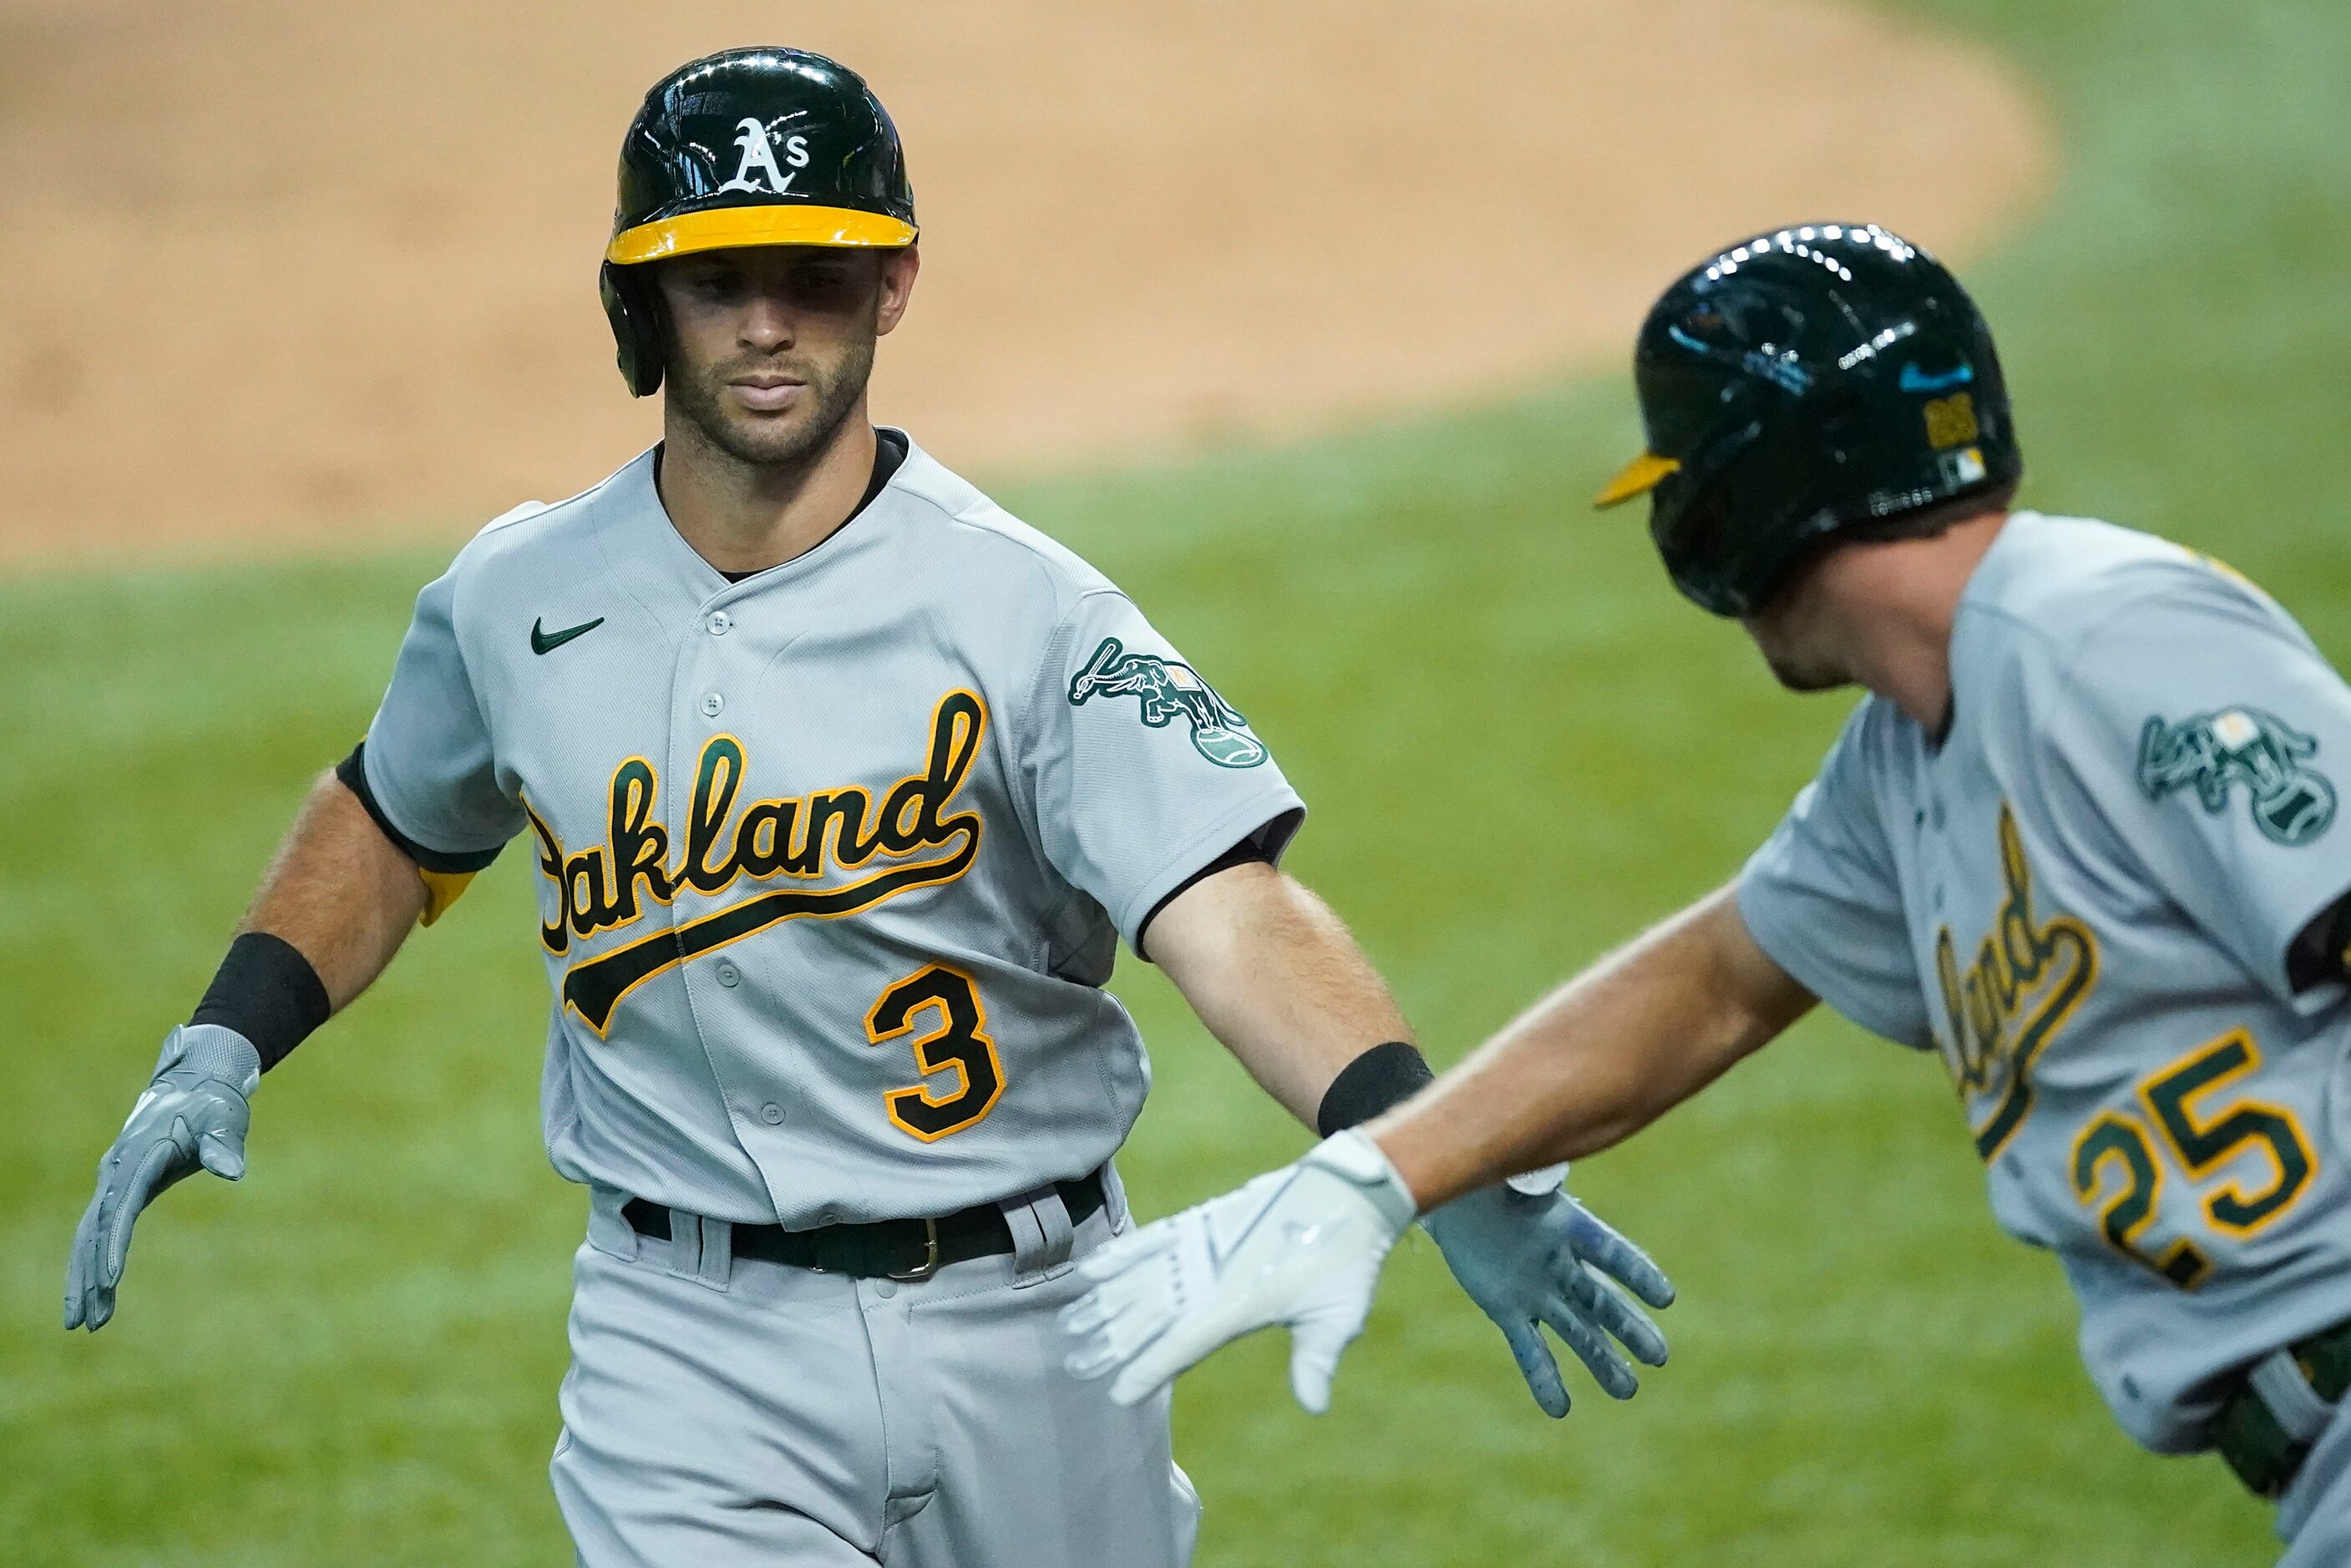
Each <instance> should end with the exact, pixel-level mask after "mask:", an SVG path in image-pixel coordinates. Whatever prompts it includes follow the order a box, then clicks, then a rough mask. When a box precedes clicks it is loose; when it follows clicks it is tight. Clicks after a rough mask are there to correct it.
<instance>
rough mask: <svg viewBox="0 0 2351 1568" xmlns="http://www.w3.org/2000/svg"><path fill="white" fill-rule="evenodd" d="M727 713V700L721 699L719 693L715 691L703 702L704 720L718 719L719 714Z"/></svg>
mask: <svg viewBox="0 0 2351 1568" xmlns="http://www.w3.org/2000/svg"><path fill="white" fill-rule="evenodd" d="M725 711H726V698H724V697H721V696H720V695H719V694H718V693H717V692H716V691H713V692H712V693H710V694H709V695H708V696H707V697H705V698H704V699H703V700H702V716H703V717H704V718H705V719H716V717H718V715H719V714H721V713H724V712H725Z"/></svg>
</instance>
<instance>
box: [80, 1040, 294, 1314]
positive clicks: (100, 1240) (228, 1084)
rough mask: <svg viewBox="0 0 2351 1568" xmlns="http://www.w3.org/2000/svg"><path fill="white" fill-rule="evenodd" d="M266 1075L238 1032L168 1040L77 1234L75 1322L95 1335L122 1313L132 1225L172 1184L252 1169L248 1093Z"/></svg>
mask: <svg viewBox="0 0 2351 1568" xmlns="http://www.w3.org/2000/svg"><path fill="white" fill-rule="evenodd" d="M260 1081H261V1054H260V1053H259V1052H258V1051H256V1050H255V1049H254V1047H253V1044H252V1042H250V1041H248V1040H247V1039H246V1037H245V1036H244V1035H242V1034H239V1033H237V1032H236V1031H235V1030H234V1029H225V1028H223V1027H221V1026H219V1025H217V1024H190V1025H187V1026H185V1027H183V1028H179V1029H174V1030H172V1033H171V1034H170V1036H169V1037H167V1038H166V1039H165V1040H164V1042H163V1055H162V1060H161V1061H160V1062H159V1063H158V1064H156V1070H155V1078H154V1081H153V1082H152V1083H151V1084H149V1085H147V1089H146V1092H145V1093H144V1094H142V1095H141V1096H139V1102H138V1104H136V1105H134V1106H131V1116H130V1119H129V1120H127V1121H125V1122H124V1123H123V1124H122V1130H121V1132H120V1133H118V1134H117V1135H115V1139H114V1143H113V1145H112V1147H110V1148H108V1149H107V1151H106V1154H105V1156H104V1158H101V1159H99V1162H98V1191H97V1193H96V1195H95V1196H93V1197H92V1198H91V1199H90V1200H89V1208H88V1209H87V1210H83V1212H82V1217H81V1223H80V1225H79V1226H78V1227H77V1228H76V1229H75V1231H74V1240H73V1254H72V1256H71V1257H70V1258H69V1259H68V1261H67V1263H66V1303H65V1307H66V1311H65V1324H66V1327H68V1329H73V1328H87V1329H89V1331H90V1332H91V1333H93V1334H95V1333H96V1332H97V1331H98V1330H99V1329H101V1328H103V1327H105V1326H106V1323H107V1320H108V1319H110V1318H111V1317H112V1316H113V1315H114V1292H115V1287H116V1286H118V1285H120V1283H121V1282H122V1269H123V1264H124V1263H125V1262H127V1261H128V1260H129V1257H130V1252H131V1227H132V1225H134V1224H135V1223H136V1222H137V1221H138V1219H139V1214H140V1211H141V1210H143V1209H145V1208H146V1207H147V1205H148V1204H150V1203H152V1202H153V1201H154V1200H155V1199H156V1196H157V1195H158V1194H160V1193H161V1192H162V1191H163V1189H166V1188H168V1187H171V1186H172V1185H173V1184H174V1183H176V1182H179V1181H182V1180H184V1179H186V1178H188V1177H191V1176H193V1175H194V1174H195V1173H196V1172H197V1171H198V1170H209V1171H211V1172H212V1173H213V1174H214V1176H218V1177H222V1178H225V1179H227V1180H230V1181H235V1180H236V1179H239V1178H241V1177H242V1176H244V1175H245V1135H246V1128H247V1127H249V1126H250V1125H251V1122H252V1116H253V1113H252V1110H251V1107H250V1106H248V1105H247V1103H246V1096H249V1095H251V1094H252V1093H253V1090H254V1087H255V1085H257V1084H258V1083H259V1082H260Z"/></svg>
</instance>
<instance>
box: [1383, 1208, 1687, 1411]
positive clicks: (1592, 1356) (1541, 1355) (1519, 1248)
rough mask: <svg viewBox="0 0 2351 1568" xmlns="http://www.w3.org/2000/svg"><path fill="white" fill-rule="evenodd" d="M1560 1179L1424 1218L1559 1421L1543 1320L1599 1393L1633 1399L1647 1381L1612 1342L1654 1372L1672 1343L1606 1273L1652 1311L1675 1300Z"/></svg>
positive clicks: (1557, 1387) (1559, 1394) (1559, 1401)
mask: <svg viewBox="0 0 2351 1568" xmlns="http://www.w3.org/2000/svg"><path fill="white" fill-rule="evenodd" d="M1563 1174H1564V1171H1563V1170H1561V1171H1557V1172H1545V1173H1541V1179H1524V1178H1521V1179H1516V1180H1514V1181H1513V1182H1511V1183H1510V1184H1507V1185H1504V1186H1500V1187H1490V1188H1488V1189H1485V1190H1484V1191H1482V1192H1473V1193H1470V1194H1469V1195H1468V1197H1466V1198H1458V1199H1455V1200H1454V1201H1452V1202H1451V1203H1448V1204H1447V1205H1446V1206H1445V1207H1444V1208H1442V1209H1439V1210H1437V1211H1436V1212H1435V1213H1433V1214H1430V1215H1429V1216H1428V1217H1427V1218H1426V1220H1422V1221H1421V1223H1422V1224H1423V1225H1425V1226H1426V1227H1427V1230H1428V1233H1429V1234H1430V1235H1431V1236H1432V1237H1434V1238H1436V1241H1437V1247H1438V1248H1439V1250H1441V1251H1443V1252H1444V1254H1445V1262H1446V1265H1447V1267H1448V1268H1450V1269H1451V1270H1452V1271H1453V1277H1454V1278H1455V1279H1457V1280H1458V1281H1459V1282H1461V1288H1462V1289H1463V1290H1465V1291H1467V1292H1468V1293H1469V1299H1470V1300H1471V1301H1474V1302H1476V1303H1478V1304H1479V1307H1481V1308H1483V1309H1484V1311H1485V1314H1486V1315H1487V1316H1488V1317H1490V1318H1492V1319H1493V1320H1494V1321H1495V1323H1497V1324H1499V1325H1500V1326H1501V1330H1502V1337H1503V1338H1504V1339H1506V1340H1508V1341H1509V1342H1510V1355H1512V1356H1513V1357H1514V1358H1515V1359H1516V1360H1517V1362H1518V1364H1519V1371H1520V1374H1521V1375H1522V1376H1524V1377H1525V1378H1526V1380H1527V1387H1528V1388H1529V1389H1530V1390H1531V1392H1532V1393H1533V1395H1534V1397H1535V1403H1536V1404H1538V1405H1540V1406H1541V1407H1542V1408H1543V1412H1544V1414H1546V1415H1548V1416H1552V1417H1561V1416H1564V1415H1566V1414H1567V1408H1568V1404H1569V1400H1568V1397H1567V1386H1566V1385H1565V1384H1564V1383H1562V1381H1561V1380H1560V1376H1559V1364H1558V1363H1557V1362H1556V1361H1554V1360H1553V1359H1552V1353H1551V1346H1550V1345H1546V1344H1545V1343H1544V1342H1543V1336H1542V1325H1543V1324H1550V1325H1551V1328H1552V1332H1553V1333H1555V1334H1558V1335H1559V1336H1560V1338H1562V1340H1565V1341H1566V1342H1567V1347H1568V1348H1569V1349H1570V1350H1573V1352H1575V1355H1576V1358H1577V1359H1578V1360H1580V1361H1582V1362H1583V1365H1584V1366H1588V1367H1590V1368H1591V1369H1592V1376H1593V1377H1594V1378H1595V1379H1597V1380H1598V1382H1599V1384H1600V1386H1601V1387H1603V1388H1604V1389H1606V1390H1607V1391H1608V1392H1609V1393H1610V1394H1611V1395H1613V1396H1614V1397H1616V1398H1619V1399H1629V1398H1631V1397H1633V1395H1634V1392H1635V1390H1636V1389H1638V1388H1639V1386H1640V1383H1639V1380H1638V1379H1637V1378H1635V1376H1634V1375H1633V1369H1632V1367H1630V1366H1627V1365H1625V1358H1624V1357H1623V1356H1621V1355H1617V1354H1616V1350H1615V1347H1614V1345H1610V1344H1609V1343H1608V1342H1609V1339H1610V1338H1611V1337H1612V1336H1613V1337H1614V1338H1615V1339H1616V1340H1618V1341H1620V1342H1621V1343H1622V1344H1623V1345H1624V1346H1625V1349H1627V1350H1629V1351H1631V1352H1632V1353H1633V1355H1635V1357H1636V1358H1637V1359H1639V1360H1640V1361H1642V1362H1645V1363H1646V1364H1647V1365H1648V1366H1664V1365H1665V1364H1666V1339H1665V1335H1664V1334H1660V1333H1658V1332H1657V1325H1656V1324H1654V1323H1651V1322H1650V1321H1649V1319H1648V1316H1647V1314H1645V1313H1643V1312H1642V1311H1641V1309H1640V1308H1639V1307H1636V1306H1635V1305H1634V1304H1633V1303H1631V1302H1629V1301H1627V1300H1625V1297H1624V1296H1623V1295H1622V1294H1620V1293H1618V1292H1617V1291H1615V1290H1614V1289H1613V1288H1612V1287H1611V1286H1610V1285H1609V1284H1608V1283H1607V1282H1606V1281H1605V1280H1604V1279H1603V1278H1602V1277H1601V1276H1602V1275H1606V1276H1608V1278H1610V1279H1614V1280H1615V1281H1617V1282H1620V1283H1622V1284H1623V1285H1624V1286H1625V1288H1626V1289H1628V1290H1630V1291H1631V1292H1632V1293H1634V1294H1635V1295H1637V1296H1639V1297H1640V1298H1641V1300H1643V1301H1645V1302H1646V1303H1648V1304H1649V1305H1651V1306H1653V1307H1665V1306H1670V1305H1671V1304H1673V1299H1674V1287H1673V1284H1672V1282H1670V1281H1668V1280H1667V1278H1666V1276H1665V1275H1664V1274H1663V1273H1661V1272H1658V1269H1657V1265H1656V1264H1655V1263H1653V1262H1650V1261H1649V1258H1648V1255H1647V1254H1646V1253H1645V1252H1643V1251H1641V1249H1640V1248H1638V1247H1636V1246H1635V1245H1634V1244H1633V1243H1632V1242H1631V1241H1627V1240H1625V1238H1624V1237H1623V1236H1622V1235H1620V1234H1618V1233H1617V1232H1616V1231H1614V1230H1613V1229H1612V1228H1610V1227H1609V1226H1608V1225H1606V1224H1604V1223H1603V1222H1602V1221H1601V1220H1599V1218H1598V1217H1596V1216H1595V1215H1593V1213H1592V1211H1591V1210H1588V1209H1586V1208H1584V1207H1583V1205H1582V1204H1580V1203H1578V1202H1576V1201H1575V1200H1574V1199H1572V1198H1570V1197H1568V1195H1567V1194H1566V1193H1565V1192H1564V1191H1562V1190H1561V1189H1560V1187H1559V1184H1558V1183H1559V1178H1560V1177H1561V1176H1562V1175H1563Z"/></svg>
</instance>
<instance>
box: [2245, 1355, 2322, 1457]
mask: <svg viewBox="0 0 2351 1568" xmlns="http://www.w3.org/2000/svg"><path fill="white" fill-rule="evenodd" d="M2245 1381H2246V1382H2248V1383H2250V1384H2252V1388H2253V1392H2254V1393H2255V1394H2256V1395H2258V1396H2260V1397H2261V1401H2262V1404H2263V1405H2266V1406H2268V1407H2269V1412H2270V1415H2271V1416H2272V1417H2274V1418H2275V1419H2276V1421H2277V1424H2278V1428H2279V1429H2280V1430H2282V1431H2283V1432H2284V1433H2285V1435H2286V1436H2287V1438H2290V1439H2292V1440H2293V1441H2294V1442H2296V1443H2301V1444H2309V1443H2314V1442H2316V1441H2317V1440H2318V1435H2319V1434H2320V1433H2321V1432H2324V1431H2325V1430H2326V1424H2327V1423H2328V1422H2329V1421H2331V1420H2332V1419H2334V1417H2335V1407H2334V1406H2332V1405H2330V1404H2328V1403H2327V1402H2326V1401H2325V1399H2322V1398H2320V1397H2319V1395H2318V1390H2317V1389H2315V1388H2313V1387H2312V1386H2310V1380H2309V1379H2308V1378H2307V1377H2304V1376H2303V1374H2302V1367H2301V1366H2300V1365H2299V1364H2298V1363H2297V1362H2295V1360H2294V1352H2292V1351H2290V1350H2273V1351H2272V1352H2271V1353H2270V1354H2269V1355H2265V1356H2263V1357H2262V1359H2261V1360H2259V1361H2257V1362H2255V1363H2253V1367H2252V1371H2251V1372H2250V1373H2248V1374H2247V1375H2246V1378H2245Z"/></svg>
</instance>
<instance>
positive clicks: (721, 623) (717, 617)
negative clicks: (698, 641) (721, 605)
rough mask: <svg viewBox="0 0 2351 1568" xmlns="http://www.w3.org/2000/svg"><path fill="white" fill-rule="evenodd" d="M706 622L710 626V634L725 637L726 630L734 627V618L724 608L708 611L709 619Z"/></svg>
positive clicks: (728, 630)
mask: <svg viewBox="0 0 2351 1568" xmlns="http://www.w3.org/2000/svg"><path fill="white" fill-rule="evenodd" d="M707 624H708V626H709V628H710V635H711V636H713V637H725V636H726V634H727V633H728V632H730V631H732V630H734V629H735V618H734V617H733V616H730V615H728V614H727V613H726V611H725V610H712V611H711V612H710V619H709V621H708V622H707Z"/></svg>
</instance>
